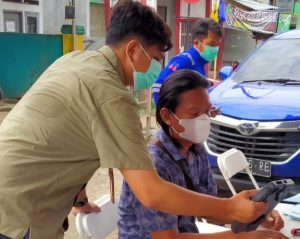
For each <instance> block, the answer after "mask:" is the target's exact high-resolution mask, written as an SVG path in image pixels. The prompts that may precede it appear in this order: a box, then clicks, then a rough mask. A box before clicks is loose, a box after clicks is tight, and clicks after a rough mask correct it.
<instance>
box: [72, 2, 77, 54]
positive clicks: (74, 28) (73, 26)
mask: <svg viewBox="0 0 300 239" xmlns="http://www.w3.org/2000/svg"><path fill="white" fill-rule="evenodd" d="M72 6H73V7H74V11H75V12H76V9H75V0H72ZM75 15H76V14H74V19H72V39H73V51H76V20H75V18H76V17H75Z"/></svg>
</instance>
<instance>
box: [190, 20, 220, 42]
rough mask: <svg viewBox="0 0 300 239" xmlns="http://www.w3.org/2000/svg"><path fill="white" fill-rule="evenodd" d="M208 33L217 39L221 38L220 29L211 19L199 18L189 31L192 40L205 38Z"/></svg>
mask: <svg viewBox="0 0 300 239" xmlns="http://www.w3.org/2000/svg"><path fill="white" fill-rule="evenodd" d="M208 31H211V32H213V33H215V34H217V35H218V36H219V37H222V36H223V30H222V27H221V26H220V24H218V23H217V22H215V21H214V20H212V19H211V18H201V19H200V20H198V21H196V22H195V23H194V24H193V26H192V29H191V33H192V37H193V39H201V38H205V37H207V35H208Z"/></svg>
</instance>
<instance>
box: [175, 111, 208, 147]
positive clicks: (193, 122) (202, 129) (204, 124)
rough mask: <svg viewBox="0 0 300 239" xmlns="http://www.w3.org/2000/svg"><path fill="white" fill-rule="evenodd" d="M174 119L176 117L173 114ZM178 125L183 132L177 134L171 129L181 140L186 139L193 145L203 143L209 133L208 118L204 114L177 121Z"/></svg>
mask: <svg viewBox="0 0 300 239" xmlns="http://www.w3.org/2000/svg"><path fill="white" fill-rule="evenodd" d="M173 115H174V116H175V118H176V119H178V117H177V116H176V115H175V114H174V113H173ZM178 121H179V124H180V125H181V126H182V127H183V128H184V131H183V132H181V133H179V132H177V131H176V130H175V129H174V128H173V127H172V129H173V130H174V131H175V132H176V133H177V134H178V135H179V136H180V137H182V138H184V139H187V140H189V141H191V142H193V143H195V144H200V143H203V142H204V141H205V140H206V139H207V138H208V135H209V132H210V118H209V117H208V116H207V115H206V114H202V115H200V116H198V117H196V118H193V119H178Z"/></svg>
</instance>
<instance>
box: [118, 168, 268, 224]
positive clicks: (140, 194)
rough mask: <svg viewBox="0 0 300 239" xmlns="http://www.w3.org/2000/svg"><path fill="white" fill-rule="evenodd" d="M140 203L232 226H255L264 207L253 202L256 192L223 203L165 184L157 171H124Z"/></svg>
mask: <svg viewBox="0 0 300 239" xmlns="http://www.w3.org/2000/svg"><path fill="white" fill-rule="evenodd" d="M120 171H121V173H122V174H123V176H124V178H125V180H126V182H127V183H128V185H129V186H130V188H131V190H132V191H133V192H134V194H135V196H136V197H137V198H138V199H139V200H140V202H141V203H142V204H143V205H144V206H146V207H149V208H153V209H156V210H159V211H162V212H165V213H170V214H175V215H193V216H201V217H204V218H208V219H212V220H217V221H220V222H224V223H230V222H232V221H233V220H239V221H241V222H251V221H253V220H255V219H256V218H258V217H259V216H260V215H262V213H263V211H264V210H265V208H266V205H265V204H264V203H254V202H251V201H249V197H250V196H251V195H253V194H254V192H250V191H246V192H243V193H239V194H237V195H236V196H234V197H233V198H230V199H222V198H216V197H212V196H208V195H204V194H199V193H196V192H192V191H189V190H187V189H184V188H182V187H179V186H176V185H175V184H172V183H169V182H167V181H164V180H162V179H161V178H160V177H159V176H158V174H157V173H156V172H155V171H146V170H144V171H143V170H120Z"/></svg>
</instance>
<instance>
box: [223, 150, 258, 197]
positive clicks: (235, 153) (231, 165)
mask: <svg viewBox="0 0 300 239" xmlns="http://www.w3.org/2000/svg"><path fill="white" fill-rule="evenodd" d="M218 166H219V169H220V171H221V173H222V175H223V177H224V178H225V181H226V183H227V185H228V186H229V188H230V190H231V192H232V193H233V194H236V191H235V189H234V187H233V185H232V184H231V182H230V180H229V179H230V178H231V177H232V176H234V175H235V174H237V173H238V172H241V171H242V170H245V171H246V172H247V173H248V175H249V177H250V179H251V181H252V183H253V185H254V187H255V188H256V189H258V188H259V186H258V184H257V182H256V180H255V179H254V177H253V175H252V173H251V171H250V169H249V163H248V161H247V159H246V157H245V155H244V154H243V153H242V152H241V151H240V150H237V149H235V148H232V149H230V150H227V151H226V152H224V153H222V154H220V155H219V156H218Z"/></svg>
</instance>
